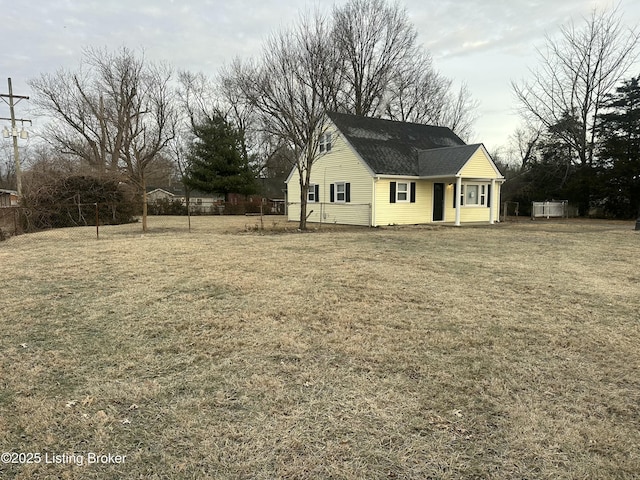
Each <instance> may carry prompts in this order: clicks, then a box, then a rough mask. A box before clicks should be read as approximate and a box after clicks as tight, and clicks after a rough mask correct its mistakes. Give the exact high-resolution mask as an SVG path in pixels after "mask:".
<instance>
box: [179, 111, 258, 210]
mask: <svg viewBox="0 0 640 480" xmlns="http://www.w3.org/2000/svg"><path fill="white" fill-rule="evenodd" d="M193 135H194V137H195V139H194V141H193V142H192V144H191V146H190V148H189V153H188V157H189V160H190V162H189V164H190V166H189V168H188V170H187V175H186V178H185V183H186V185H187V186H188V187H189V188H192V189H195V190H200V191H202V192H207V193H219V194H223V195H224V197H225V200H228V195H229V193H240V194H244V195H249V194H252V193H255V192H256V181H255V176H254V174H253V172H252V170H251V168H250V167H249V162H248V159H246V158H244V157H243V155H242V153H241V152H242V138H241V136H240V134H239V133H238V131H237V130H236V129H235V128H234V127H233V126H232V125H231V124H230V123H229V122H227V120H226V119H225V118H224V116H222V115H221V114H219V113H216V114H214V115H212V116H210V117H207V118H206V119H205V120H203V121H202V123H200V124H197V125H194V126H193Z"/></svg>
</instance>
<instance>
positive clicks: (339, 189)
mask: <svg viewBox="0 0 640 480" xmlns="http://www.w3.org/2000/svg"><path fill="white" fill-rule="evenodd" d="M344 201H346V188H345V184H344V182H341V183H336V202H344Z"/></svg>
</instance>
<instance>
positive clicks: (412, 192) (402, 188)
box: [389, 182, 416, 203]
mask: <svg viewBox="0 0 640 480" xmlns="http://www.w3.org/2000/svg"><path fill="white" fill-rule="evenodd" d="M415 201H416V182H390V183H389V202H390V203H403V202H410V203H415Z"/></svg>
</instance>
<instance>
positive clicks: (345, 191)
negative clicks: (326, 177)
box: [329, 182, 351, 203]
mask: <svg viewBox="0 0 640 480" xmlns="http://www.w3.org/2000/svg"><path fill="white" fill-rule="evenodd" d="M329 201H330V202H331V203H349V202H351V184H350V183H349V182H336V183H332V184H331V185H329Z"/></svg>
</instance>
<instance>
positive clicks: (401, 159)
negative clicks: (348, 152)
mask: <svg viewBox="0 0 640 480" xmlns="http://www.w3.org/2000/svg"><path fill="white" fill-rule="evenodd" d="M327 116H328V117H329V118H330V119H331V121H332V122H333V123H334V125H335V126H336V128H337V129H338V130H339V131H340V132H341V133H342V135H343V136H344V137H345V139H346V140H347V141H348V142H349V143H350V144H351V145H352V147H353V148H354V149H355V150H356V152H357V153H358V154H359V155H360V157H361V158H362V159H363V160H364V162H365V163H366V164H367V165H368V166H369V168H370V169H371V170H372V171H373V172H374V173H375V174H378V175H385V174H386V175H408V176H419V175H421V168H422V167H421V166H420V161H419V154H420V151H422V150H433V149H441V148H447V147H459V146H464V145H465V144H464V142H463V141H462V140H461V139H460V137H458V136H457V135H456V134H455V133H453V131H451V129H449V128H446V127H434V126H432V125H422V124H418V123H407V122H396V121H392V120H383V119H379V118H369V117H362V116H358V115H348V114H344V113H334V112H332V113H328V114H327Z"/></svg>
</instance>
